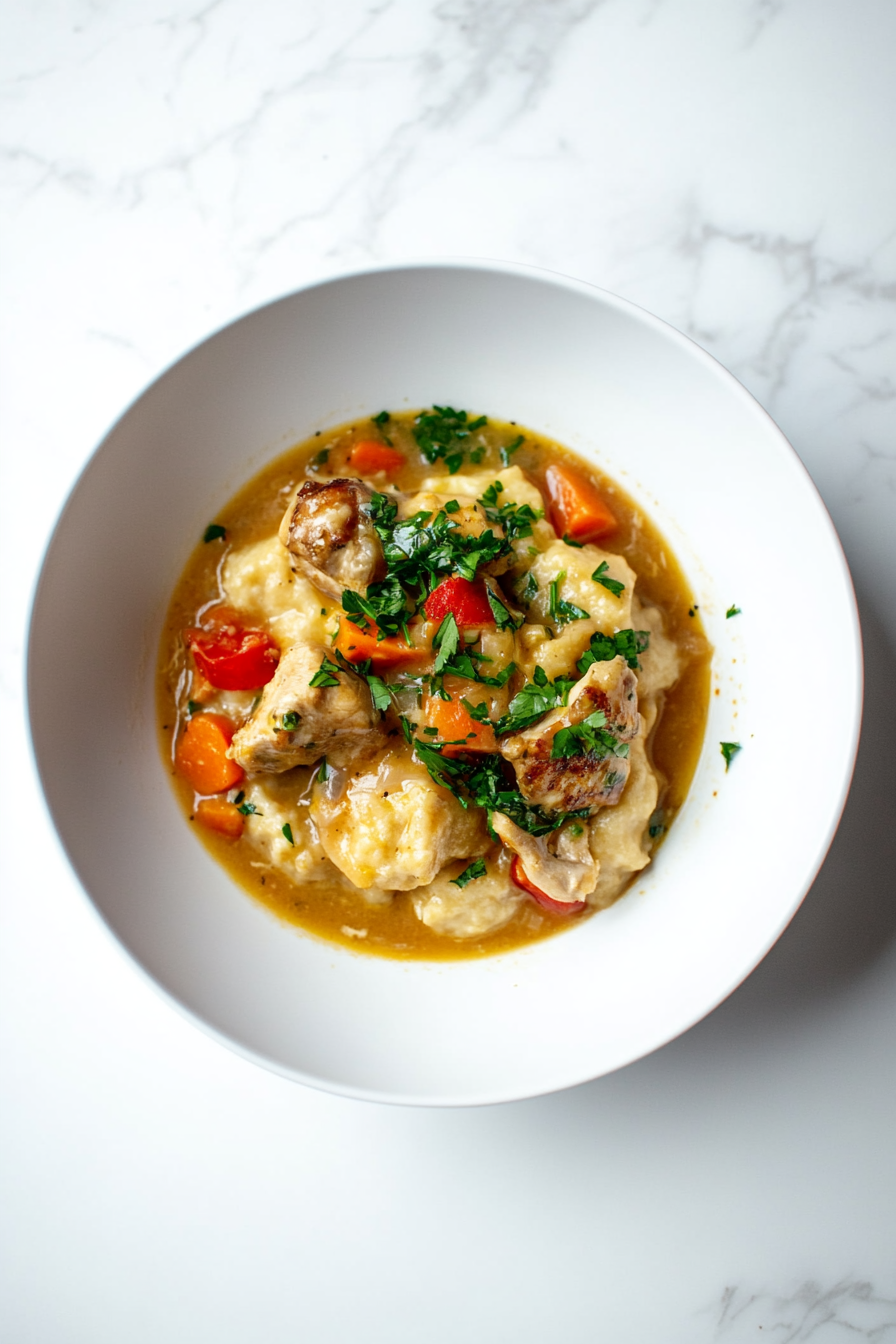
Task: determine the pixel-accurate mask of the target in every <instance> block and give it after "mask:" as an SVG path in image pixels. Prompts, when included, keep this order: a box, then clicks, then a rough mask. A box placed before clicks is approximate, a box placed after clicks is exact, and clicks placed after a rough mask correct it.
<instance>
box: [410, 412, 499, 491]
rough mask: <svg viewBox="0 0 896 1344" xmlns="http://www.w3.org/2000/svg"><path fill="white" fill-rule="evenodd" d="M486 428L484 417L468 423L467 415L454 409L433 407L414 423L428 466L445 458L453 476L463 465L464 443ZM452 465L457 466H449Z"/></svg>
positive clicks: (486, 422)
mask: <svg viewBox="0 0 896 1344" xmlns="http://www.w3.org/2000/svg"><path fill="white" fill-rule="evenodd" d="M486 424H488V421H487V420H486V418H485V416H484V415H481V416H479V418H478V419H477V420H470V419H469V417H468V416H467V413H466V411H456V410H455V409H454V408H453V406H433V408H432V410H431V411H421V413H420V414H419V415H418V416H417V418H416V420H415V421H414V438H415V439H416V440H417V443H418V445H419V448H420V451H421V453H422V454H423V456H424V458H425V459H426V461H427V462H436V461H438V459H439V458H440V457H441V458H444V459H445V463H446V465H447V467H448V470H449V472H451V474H452V475H453V474H454V473H455V472H456V471H457V470H458V468H459V466H460V464H461V462H462V461H463V449H464V446H465V444H466V440H467V439H469V437H470V435H471V434H474V433H475V432H476V430H477V429H481V428H482V427H483V425H486ZM452 450H453V451H452ZM458 450H460V451H458ZM455 461H456V462H457V466H453V465H452V463H453V462H455Z"/></svg>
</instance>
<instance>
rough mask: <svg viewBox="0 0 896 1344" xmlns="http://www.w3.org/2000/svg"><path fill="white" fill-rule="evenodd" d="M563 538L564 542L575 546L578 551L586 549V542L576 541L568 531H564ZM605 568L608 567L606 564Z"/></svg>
mask: <svg viewBox="0 0 896 1344" xmlns="http://www.w3.org/2000/svg"><path fill="white" fill-rule="evenodd" d="M563 540H564V542H565V543H566V545H567V546H575V548H576V550H577V551H583V550H584V549H585V546H584V543H583V542H581V541H575V540H574V539H573V538H572V537H571V536H570V535H569V533H568V532H564V533H563ZM604 568H605V569H606V565H605V566H604Z"/></svg>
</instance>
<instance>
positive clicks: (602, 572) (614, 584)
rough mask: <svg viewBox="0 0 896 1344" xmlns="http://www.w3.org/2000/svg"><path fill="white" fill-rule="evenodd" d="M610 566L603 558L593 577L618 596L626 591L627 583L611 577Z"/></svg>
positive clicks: (596, 581)
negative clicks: (608, 571)
mask: <svg viewBox="0 0 896 1344" xmlns="http://www.w3.org/2000/svg"><path fill="white" fill-rule="evenodd" d="M564 540H565V538H564ZM609 568H610V566H609V565H608V564H607V562H606V560H601V562H600V564H599V565H598V567H597V569H596V570H595V571H594V573H593V574H592V575H591V577H592V579H593V580H594V582H595V583H600V584H602V585H603V587H604V588H606V590H607V592H609V593H612V594H613V596H614V597H618V596H619V595H620V593H623V592H625V584H624V583H620V582H619V580H618V579H611V578H610V576H609V574H608V573H607V570H608V569H609Z"/></svg>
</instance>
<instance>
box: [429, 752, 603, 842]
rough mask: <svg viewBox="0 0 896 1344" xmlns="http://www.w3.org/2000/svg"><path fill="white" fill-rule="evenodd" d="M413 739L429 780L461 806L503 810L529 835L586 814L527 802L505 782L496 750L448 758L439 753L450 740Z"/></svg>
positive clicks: (545, 832) (543, 833)
mask: <svg viewBox="0 0 896 1344" xmlns="http://www.w3.org/2000/svg"><path fill="white" fill-rule="evenodd" d="M413 741H414V750H415V751H416V753H417V755H418V757H419V758H420V760H421V761H422V762H423V764H424V765H425V766H426V768H427V770H428V771H429V773H430V776H431V777H432V779H434V780H435V782H436V784H439V785H441V787H442V788H445V789H448V790H449V791H450V792H451V793H453V794H454V796H455V798H457V799H458V801H459V802H460V804H461V806H463V807H469V806H470V804H471V803H472V804H473V805H474V806H476V807H483V808H485V809H486V811H487V812H488V813H489V814H491V813H492V812H503V813H504V815H505V816H508V817H510V819H511V821H514V822H516V824H517V826H519V827H520V828H521V829H522V830H524V831H528V833H529V834H530V835H547V834H548V832H550V831H555V830H556V829H557V827H558V826H562V825H563V823H564V821H566V819H567V817H583V816H587V815H588V812H589V809H588V808H582V809H580V810H579V811H577V812H557V813H555V814H554V815H549V814H548V813H547V812H544V811H543V810H542V809H541V808H540V807H536V806H534V805H532V804H530V803H527V802H526V800H525V799H524V798H523V796H522V794H521V793H520V792H519V790H518V789H517V788H515V787H513V786H509V785H508V783H507V778H506V775H505V762H504V759H503V757H501V756H499V755H497V754H496V753H493V752H492V753H489V754H488V755H478V754H477V755H475V756H473V755H471V756H456V757H448V756H442V754H441V748H442V747H443V746H450V745H455V744H453V743H447V742H443V743H439V744H436V743H432V742H422V741H421V740H420V738H419V737H415V738H414V739H413Z"/></svg>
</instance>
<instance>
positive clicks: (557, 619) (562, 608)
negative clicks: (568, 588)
mask: <svg viewBox="0 0 896 1344" xmlns="http://www.w3.org/2000/svg"><path fill="white" fill-rule="evenodd" d="M565 578H566V570H565V569H561V571H560V573H559V574H558V575H557V577H556V579H552V580H551V585H550V594H551V597H550V612H551V620H552V621H553V622H554V623H555V624H556V625H559V626H564V625H568V624H569V622H570V621H587V620H588V618H589V615H590V613H589V612H587V611H583V610H582V608H581V607H577V606H576V604H575V602H567V601H566V600H565V598H562V597H560V593H559V590H560V585H561V583H562V582H563V580H564V579H565Z"/></svg>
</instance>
